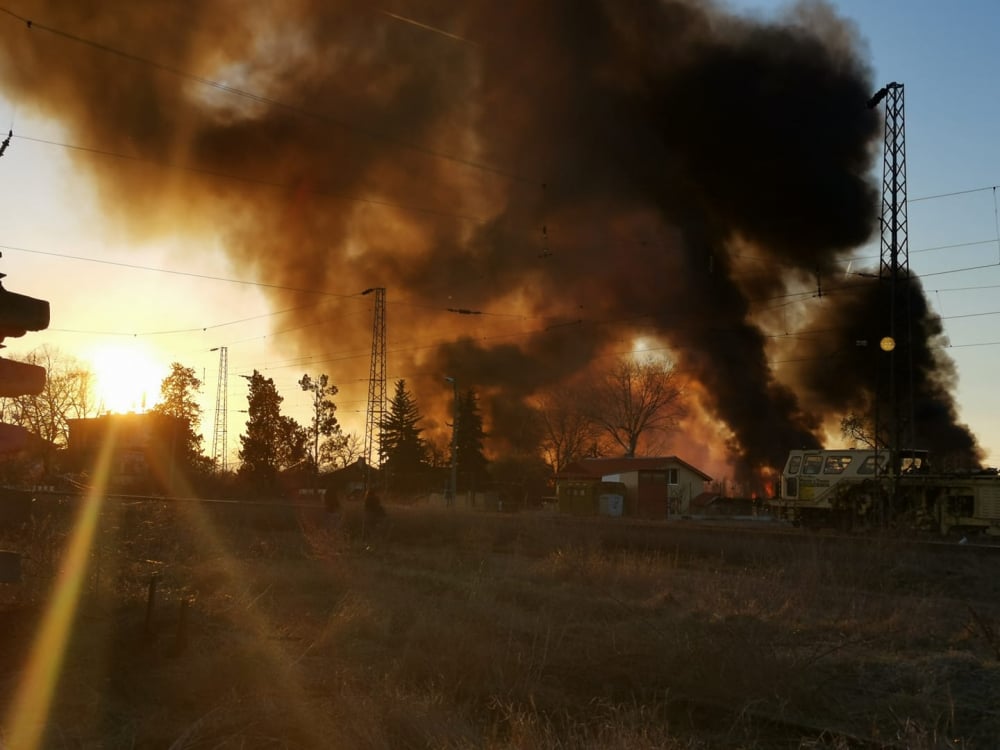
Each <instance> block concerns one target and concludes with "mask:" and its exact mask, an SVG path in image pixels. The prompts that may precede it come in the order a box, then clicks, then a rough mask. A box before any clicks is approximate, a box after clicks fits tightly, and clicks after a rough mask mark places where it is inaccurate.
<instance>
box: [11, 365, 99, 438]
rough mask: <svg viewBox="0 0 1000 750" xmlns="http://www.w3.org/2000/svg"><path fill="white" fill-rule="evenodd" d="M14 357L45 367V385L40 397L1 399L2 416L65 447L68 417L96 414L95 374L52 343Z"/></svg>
mask: <svg viewBox="0 0 1000 750" xmlns="http://www.w3.org/2000/svg"><path fill="white" fill-rule="evenodd" d="M11 359H17V360H18V361H21V362H27V363H29V364H33V365H39V366H40V367H44V368H45V371H46V377H45V388H44V389H43V390H42V392H41V393H40V394H38V395H37V396H14V397H11V398H4V399H0V419H2V420H3V421H4V422H7V423H8V424H16V425H19V426H21V427H24V428H26V429H28V430H30V431H31V432H33V433H35V434H36V435H38V436H39V437H40V438H42V439H44V440H46V441H48V442H49V443H52V444H53V445H56V446H59V447H64V446H65V445H66V444H67V442H68V441H69V425H68V423H67V420H68V419H84V418H86V417H89V416H92V415H93V414H94V413H96V403H95V400H94V394H93V381H94V375H93V373H92V372H91V371H90V370H88V369H87V368H86V366H85V365H83V364H82V363H81V362H80V361H79V360H77V359H75V358H74V357H72V356H70V355H68V354H64V353H63V352H61V351H60V350H59V349H57V348H55V347H52V346H49V345H44V346H40V347H39V348H37V349H34V350H33V351H31V352H30V353H28V355H27V356H24V357H18V358H14V357H12V358H11Z"/></svg>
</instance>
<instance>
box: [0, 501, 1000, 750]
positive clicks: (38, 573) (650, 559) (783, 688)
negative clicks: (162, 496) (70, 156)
mask: <svg viewBox="0 0 1000 750" xmlns="http://www.w3.org/2000/svg"><path fill="white" fill-rule="evenodd" d="M797 541H798V542H801V539H798V540H797ZM0 549H7V550H16V551H20V552H22V553H24V555H25V559H24V564H23V568H24V570H23V580H22V582H21V583H19V584H0V632H2V633H3V636H2V641H0V643H2V645H0V690H2V698H3V705H4V714H3V715H2V721H3V724H2V732H3V734H2V744H0V746H2V747H5V748H12V749H13V748H16V750H22V748H31V747H44V748H53V749H57V750H64V749H65V750H69V749H70V748H102V749H108V750H117V749H119V748H155V749H157V750H159V749H164V748H169V749H170V750H195V749H198V750H202V749H204V750H209V749H217V750H222V749H225V750H230V749H234V750H235V749H236V748H308V749H312V748H332V749H337V748H346V749H354V748H358V749H369V748H370V749H377V748H455V749H459V748H470V749H471V748H484V749H489V750H493V749H497V750H499V749H500V748H543V749H545V748H551V749H554V748H608V749H621V750H626V749H629V750H632V749H640V750H641V749H642V748H665V749H667V750H674V749H676V750H681V749H695V748H746V749H747V750H750V749H765V748H767V749H770V748H837V749H846V748H854V747H892V748H895V747H902V748H915V749H917V750H920V749H925V748H926V749H929V748H944V747H949V748H984V749H985V748H993V747H996V746H997V741H998V740H997V738H1000V596H998V594H1000V575H998V573H1000V569H998V568H1000V557H984V556H975V555H959V554H956V553H957V552H958V550H956V551H955V553H948V554H933V555H930V554H928V553H927V552H925V551H921V550H918V549H916V548H911V547H906V546H897V545H895V544H892V543H889V542H886V543H882V544H865V545H852V546H850V547H845V546H843V545H836V544H828V543H826V542H824V541H823V540H822V539H821V538H813V539H810V540H809V541H807V543H805V544H802V543H792V542H791V541H789V542H785V541H783V538H782V537H762V536H749V535H743V534H736V533H734V534H732V535H729V534H721V535H720V534H714V535H711V536H706V535H701V534H697V533H695V532H694V531H685V530H684V529H683V528H680V527H678V526H676V525H675V526H672V527H670V528H667V527H666V526H663V525H656V524H645V525H643V524H630V525H626V524H622V523H618V522H616V521H612V520H609V519H603V520H597V519H594V520H590V521H586V522H580V521H577V522H573V521H570V520H569V519H563V518H559V517H556V516H551V515H543V514H520V515H499V514H483V513H472V512H468V511H463V510H461V509H457V510H443V509H437V510H435V509H430V508H421V507H402V506H393V505H389V506H387V515H386V517H385V518H384V519H383V520H382V521H381V523H379V524H378V525H377V526H375V528H372V527H371V525H370V524H368V525H366V524H365V522H364V518H363V516H362V514H361V511H360V508H359V507H357V506H348V507H347V509H346V511H345V515H344V517H343V518H341V519H339V520H338V522H337V523H336V524H329V523H327V522H326V519H325V517H324V516H323V514H322V512H320V511H311V510H309V511H305V510H302V509H298V510H288V509H282V510H281V512H273V511H269V510H268V509H265V508H252V509H250V510H249V511H247V510H245V509H243V508H236V507H232V506H217V507H206V506H202V505H198V504H194V503H174V504H166V503H160V502H156V503H154V502H136V503H125V502H122V501H109V502H108V503H107V504H106V505H105V506H104V507H103V508H102V509H100V511H99V512H98V510H97V509H96V508H92V509H91V512H89V513H88V512H87V511H86V510H84V511H83V512H79V511H78V510H77V509H75V508H74V507H62V508H61V509H60V510H59V511H58V512H57V513H56V514H55V515H53V516H45V515H44V514H43V515H41V516H38V517H36V518H35V519H34V520H32V521H30V522H28V523H26V524H24V525H15V526H14V527H13V528H9V529H8V530H7V531H6V532H4V535H3V537H2V538H0ZM151 592H152V594H153V595H152V596H151Z"/></svg>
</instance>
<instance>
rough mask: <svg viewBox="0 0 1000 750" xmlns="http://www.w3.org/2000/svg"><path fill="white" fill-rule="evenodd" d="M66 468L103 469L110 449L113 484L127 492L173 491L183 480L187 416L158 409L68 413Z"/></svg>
mask: <svg viewBox="0 0 1000 750" xmlns="http://www.w3.org/2000/svg"><path fill="white" fill-rule="evenodd" d="M66 422H67V424H68V425H69V441H68V443H67V445H66V458H65V461H66V463H65V466H66V469H67V470H69V471H71V472H74V473H79V474H90V475H94V473H95V472H96V471H97V470H98V461H99V460H100V459H101V457H102V453H103V452H104V451H107V454H106V458H107V461H108V464H107V466H108V468H107V487H108V489H109V490H110V491H112V492H122V493H141V494H145V493H157V494H160V493H171V494H172V493H173V491H174V489H175V485H176V484H177V483H178V482H179V481H180V480H181V477H180V476H179V472H178V470H177V469H178V467H179V465H180V464H179V461H180V458H181V453H182V451H183V450H184V443H183V441H184V431H185V423H184V420H183V419H180V418H178V417H172V416H169V415H166V414H158V413H156V412H145V413H143V414H136V413H128V414H105V415H103V416H100V417H94V418H91V419H68V420H66Z"/></svg>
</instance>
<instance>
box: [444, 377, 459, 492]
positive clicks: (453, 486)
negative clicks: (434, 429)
mask: <svg viewBox="0 0 1000 750" xmlns="http://www.w3.org/2000/svg"><path fill="white" fill-rule="evenodd" d="M445 380H446V381H448V382H449V383H451V388H452V392H453V397H452V416H451V479H450V480H449V484H448V497H447V498H446V499H445V502H446V504H447V505H448V506H449V507H451V506H452V505H454V504H455V497H456V494H457V493H458V383H457V382H456V380H455V378H451V377H448V376H447V375H446V376H445Z"/></svg>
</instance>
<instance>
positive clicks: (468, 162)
mask: <svg viewBox="0 0 1000 750" xmlns="http://www.w3.org/2000/svg"><path fill="white" fill-rule="evenodd" d="M0 13H5V14H6V15H8V16H10V17H11V18H14V19H16V20H18V21H20V22H21V23H23V24H25V26H26V27H27V28H28V30H29V31H35V30H37V31H45V32H48V33H49V34H53V35H54V36H58V37H62V38H63V39H67V40H69V41H71V42H74V43H76V44H81V45H83V46H86V47H90V48H92V49H96V50H98V51H100V52H104V53H106V54H109V55H115V56H116V57H120V58H122V59H124V60H129V61H130V62H134V63H139V64H141V65H146V66H149V67H151V68H154V69H156V70H159V71H162V72H164V73H169V74H170V75H173V76H177V77H178V78H184V79H186V80H189V81H194V82H195V83H199V84H201V85H203V86H207V87H210V88H213V89H216V90H218V91H222V92H224V93H227V94H231V95H233V96H237V97H240V98H243V99H247V100H249V101H252V102H256V103H258V104H267V105H268V106H271V107H276V108H279V109H283V110H285V111H286V112H292V113H294V114H297V115H300V116H302V117H305V118H309V119H313V120H317V121H320V122H324V123H327V124H329V125H334V126H336V127H339V128H342V129H344V130H348V131H352V132H354V133H358V134H360V135H363V136H365V137H367V138H369V139H372V140H378V141H382V142H385V143H388V144H391V145H393V146H396V147H397V148H401V149H405V150H409V151H413V152H415V153H419V154H423V155H425V156H429V157H432V158H435V159H443V160H445V161H449V162H452V163H455V164H459V165H461V166H465V167H470V168H472V169H478V170H480V171H482V172H488V173H492V174H495V175H498V176H501V177H505V178H507V179H510V180H515V181H518V182H525V183H528V184H532V185H541V184H542V181H541V180H536V179H530V178H527V177H524V176H522V175H519V174H516V173H514V172H511V171H509V170H506V169H502V168H500V167H497V166H494V165H491V164H486V163H483V162H478V161H475V160H472V159H467V158H464V157H461V156H455V155H454V154H448V153H445V152H443V151H438V150H436V149H433V148H429V147H427V146H424V145H421V144H419V143H414V142H412V141H407V140H404V139H401V138H398V137H396V136H393V135H391V134H389V133H385V132H382V131H379V130H375V129H372V128H366V127H362V126H360V125H356V124H354V123H351V122H348V121H347V120H343V119H340V118H338V117H333V116H331V115H325V114H320V113H318V112H313V111H311V110H308V109H305V108H304V107H299V106H296V105H294V104H289V103H288V102H283V101H281V100H279V99H273V98H271V97H269V96H263V95H262V94H257V93H254V92H252V91H247V90H246V89H241V88H238V87H236V86H230V85H229V84H226V83H222V82H221V81H217V80H214V79H212V78H207V77H205V76H200V75H197V74H195V73H191V72H189V71H186V70H182V69H181V68H177V67H174V66H172V65H167V64H164V63H161V62H158V61H156V60H153V59H151V58H148V57H143V56H142V55H137V54H135V53H132V52H127V51H125V50H122V49H119V48H117V47H113V46H111V45H110V44H105V43H103V42H98V41H96V40H94V39H88V38H86V37H83V36H80V35H78V34H74V33H72V32H69V31H66V30H64V29H57V28H55V27H54V26H49V25H47V24H45V23H44V22H39V21H36V20H34V19H30V18H28V17H26V16H22V15H20V14H19V13H15V12H14V11H12V10H10V9H9V8H5V7H2V6H0Z"/></svg>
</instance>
